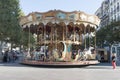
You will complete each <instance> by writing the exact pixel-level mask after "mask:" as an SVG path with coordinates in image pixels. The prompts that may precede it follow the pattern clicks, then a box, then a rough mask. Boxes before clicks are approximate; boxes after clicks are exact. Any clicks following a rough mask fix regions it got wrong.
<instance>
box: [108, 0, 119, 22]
mask: <svg viewBox="0 0 120 80" xmlns="http://www.w3.org/2000/svg"><path fill="white" fill-rule="evenodd" d="M109 18H110V22H114V21H119V20H120V0H109Z"/></svg>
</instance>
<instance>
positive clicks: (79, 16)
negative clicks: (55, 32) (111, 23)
mask: <svg viewBox="0 0 120 80" xmlns="http://www.w3.org/2000/svg"><path fill="white" fill-rule="evenodd" d="M49 22H51V23H60V22H64V23H65V24H66V25H67V24H69V23H70V22H73V23H74V24H81V23H82V24H85V25H86V24H87V25H88V24H89V25H93V26H99V23H100V19H99V18H98V17H97V16H95V15H89V14H87V13H84V12H81V11H73V12H65V11H61V10H50V11H48V12H32V13H30V14H28V15H27V16H23V17H21V19H20V25H22V26H26V25H27V26H30V25H31V24H32V25H36V24H37V25H38V24H40V23H43V24H44V25H46V24H47V23H49Z"/></svg>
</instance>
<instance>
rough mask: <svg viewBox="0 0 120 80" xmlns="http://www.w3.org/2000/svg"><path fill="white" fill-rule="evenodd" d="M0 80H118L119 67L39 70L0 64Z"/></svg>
mask: <svg viewBox="0 0 120 80" xmlns="http://www.w3.org/2000/svg"><path fill="white" fill-rule="evenodd" d="M0 80H120V66H117V68H116V69H115V70H114V69H112V66H111V64H110V63H101V64H99V65H91V66H88V67H83V68H40V67H30V66H25V65H21V64H19V63H0Z"/></svg>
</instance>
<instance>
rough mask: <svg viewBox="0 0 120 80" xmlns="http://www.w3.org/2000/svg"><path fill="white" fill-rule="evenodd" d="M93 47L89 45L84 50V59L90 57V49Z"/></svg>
mask: <svg viewBox="0 0 120 80" xmlns="http://www.w3.org/2000/svg"><path fill="white" fill-rule="evenodd" d="M92 49H94V48H93V47H89V49H88V50H86V49H85V50H84V58H85V59H92V52H91V50H92Z"/></svg>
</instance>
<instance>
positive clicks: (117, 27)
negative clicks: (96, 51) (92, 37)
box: [97, 21, 120, 46]
mask: <svg viewBox="0 0 120 80" xmlns="http://www.w3.org/2000/svg"><path fill="white" fill-rule="evenodd" d="M105 42H107V43H109V44H114V43H117V42H120V21H118V22H112V23H111V24H110V25H108V26H104V27H102V28H100V30H98V31H97V45H98V46H101V45H103V44H104V43H105Z"/></svg>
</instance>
